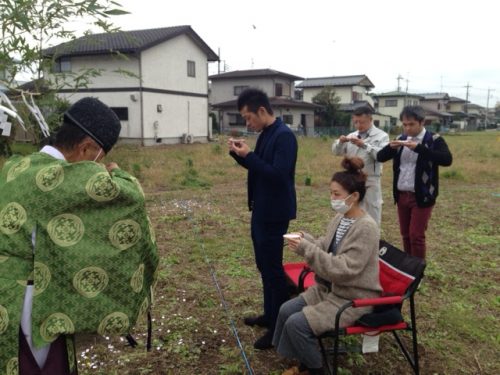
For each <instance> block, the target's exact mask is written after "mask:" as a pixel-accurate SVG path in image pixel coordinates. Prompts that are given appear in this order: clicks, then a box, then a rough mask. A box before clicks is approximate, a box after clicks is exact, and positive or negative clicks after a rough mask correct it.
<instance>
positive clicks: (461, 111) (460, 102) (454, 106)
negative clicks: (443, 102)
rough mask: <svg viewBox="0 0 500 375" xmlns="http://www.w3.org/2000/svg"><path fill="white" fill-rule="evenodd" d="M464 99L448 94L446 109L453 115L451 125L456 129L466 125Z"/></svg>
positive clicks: (463, 127) (464, 127)
mask: <svg viewBox="0 0 500 375" xmlns="http://www.w3.org/2000/svg"><path fill="white" fill-rule="evenodd" d="M468 103H470V102H468V101H467V100H465V99H461V98H457V97H455V96H450V98H449V100H448V105H447V107H446V111H447V112H449V113H451V114H452V115H453V123H452V124H453V125H454V126H455V127H456V128H457V129H466V128H467V127H468V123H469V121H468V114H467V104H468Z"/></svg>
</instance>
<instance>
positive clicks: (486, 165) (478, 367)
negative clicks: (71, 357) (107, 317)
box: [78, 132, 500, 375]
mask: <svg viewBox="0 0 500 375" xmlns="http://www.w3.org/2000/svg"><path fill="white" fill-rule="evenodd" d="M445 139H446V141H447V143H448V144H449V146H450V149H451V151H452V153H453V156H454V162H453V165H452V166H451V167H448V168H441V171H440V176H441V178H440V196H439V198H438V202H437V204H436V206H435V208H434V210H433V214H432V219H431V222H430V225H429V229H428V231H427V244H428V250H427V254H428V255H427V261H428V266H427V271H426V277H425V279H424V281H423V284H422V285H421V288H420V291H419V293H418V295H417V297H416V305H417V322H418V328H419V345H420V353H421V372H422V374H450V375H455V374H492V375H493V374H500V362H499V359H498V353H500V325H499V315H500V314H499V312H500V293H499V281H500V273H499V255H500V245H499V244H500V230H499V222H500V220H499V219H500V214H499V212H500V135H499V134H498V133H496V132H482V133H467V134H456V135H447V136H445ZM332 141H333V140H332V139H329V138H315V139H308V138H300V139H299V159H298V163H297V174H296V184H297V198H298V217H297V220H295V221H293V222H292V223H291V228H290V230H298V229H304V230H307V231H308V232H311V233H313V234H317V235H320V234H322V233H323V231H324V228H325V225H326V224H327V222H328V221H329V218H330V217H331V216H332V211H331V208H330V203H329V195H328V194H329V193H328V188H329V187H328V184H329V180H330V177H331V175H332V172H333V171H335V170H337V169H339V164H340V158H339V157H335V156H333V155H332V154H331V151H330V147H331V142H332ZM253 142H254V139H249V143H253ZM106 160H113V161H116V162H117V163H118V164H119V165H120V166H121V167H122V168H123V169H126V170H128V171H130V172H131V173H133V174H134V175H136V176H137V177H138V178H139V179H140V181H141V182H142V184H143V187H144V190H145V191H146V194H147V205H148V210H149V212H150V215H151V219H152V221H153V223H154V226H155V228H156V235H157V241H158V244H159V252H160V255H161V261H160V273H159V274H160V281H159V284H158V287H157V290H156V301H155V305H154V310H153V318H154V327H153V329H154V331H153V339H154V349H153V351H152V352H150V353H146V352H145V350H144V349H143V346H142V344H143V343H144V340H145V327H138V328H137V329H136V332H135V334H134V336H136V338H137V339H138V341H139V342H140V343H141V346H140V347H138V348H136V349H131V348H129V347H127V346H126V345H125V342H124V341H123V339H120V338H99V339H96V338H84V339H81V340H79V345H78V346H79V347H78V358H79V361H80V364H79V366H80V373H81V374H196V375H197V374H246V373H247V372H246V366H245V362H244V361H243V359H242V356H241V354H240V351H239V349H238V346H237V342H236V340H235V338H234V336H233V334H232V331H231V325H230V323H231V322H234V325H235V327H236V328H237V330H238V333H239V337H240V340H241V343H242V345H243V347H244V349H245V352H246V354H247V356H248V362H249V363H250V365H251V367H252V369H253V372H254V373H255V374H259V375H260V374H281V372H282V371H283V369H285V368H287V366H288V365H289V364H290V363H289V362H286V361H284V360H283V359H281V358H279V357H278V355H277V354H276V353H275V352H274V351H273V350H270V351H264V352H262V351H254V350H253V346H252V344H253V342H254V341H255V339H256V338H258V337H259V336H260V335H261V334H262V331H260V330H259V329H252V328H249V327H246V326H244V325H243V324H242V318H243V317H244V316H246V315H250V314H255V313H259V312H260V311H261V299H262V297H261V294H260V293H261V284H260V278H259V277H258V274H257V271H256V268H255V264H254V259H253V250H252V246H251V241H250V237H249V225H250V214H249V212H248V211H247V209H246V171H244V170H243V169H242V168H241V167H239V166H237V165H236V163H235V162H234V161H233V159H232V158H230V157H229V156H228V155H227V150H226V146H225V138H223V137H221V138H220V140H219V142H217V143H210V144H194V145H176V146H161V147H157V148H137V147H128V146H121V147H118V148H116V149H115V150H114V151H112V153H111V154H110V155H109V156H107V158H106ZM306 180H307V181H310V182H311V184H310V185H308V184H306V183H305V182H306ZM391 181H392V169H391V164H390V163H387V164H386V166H385V169H384V176H383V194H384V201H385V204H384V209H383V220H382V227H383V231H382V232H383V234H382V237H383V238H385V239H386V240H388V241H389V242H392V243H393V244H395V245H396V246H401V242H400V236H399V229H398V223H397V216H396V209H395V206H394V205H393V201H392V196H391V187H392V185H391V184H392V183H391ZM285 258H286V260H287V261H292V260H300V258H298V257H297V256H295V255H294V254H292V253H291V252H289V251H288V250H285ZM213 275H215V276H216V279H217V281H218V285H219V287H220V289H221V291H222V293H223V296H224V298H225V301H226V303H227V307H228V310H229V314H226V312H225V310H224V309H223V306H222V305H221V299H220V295H219V293H218V291H217V288H216V285H215V283H214V281H213ZM341 366H342V369H343V372H342V373H343V374H409V373H410V371H409V366H408V365H407V364H406V363H405V361H404V358H403V357H402V356H401V355H400V353H399V351H398V349H397V347H396V346H395V345H394V344H393V341H392V337H391V336H389V335H386V336H384V335H382V338H381V342H380V352H379V353H378V354H367V355H364V356H361V355H359V354H352V355H350V356H348V357H343V358H342V359H341Z"/></svg>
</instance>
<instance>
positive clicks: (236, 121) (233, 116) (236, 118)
mask: <svg viewBox="0 0 500 375" xmlns="http://www.w3.org/2000/svg"><path fill="white" fill-rule="evenodd" d="M227 115H228V117H229V125H230V126H246V122H245V120H244V119H243V117H241V115H240V114H239V113H228V114H227Z"/></svg>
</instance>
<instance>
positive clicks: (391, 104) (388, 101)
mask: <svg viewBox="0 0 500 375" xmlns="http://www.w3.org/2000/svg"><path fill="white" fill-rule="evenodd" d="M384 104H385V106H386V107H397V106H398V100H397V99H386V100H385V101H384Z"/></svg>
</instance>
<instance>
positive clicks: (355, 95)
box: [352, 91, 363, 102]
mask: <svg viewBox="0 0 500 375" xmlns="http://www.w3.org/2000/svg"><path fill="white" fill-rule="evenodd" d="M362 98H363V94H361V93H360V92H356V91H353V92H352V101H353V102H355V101H358V100H361V99H362Z"/></svg>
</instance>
